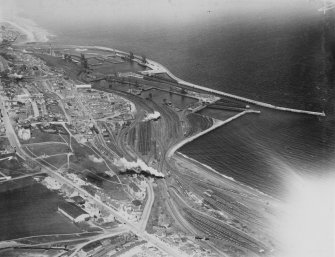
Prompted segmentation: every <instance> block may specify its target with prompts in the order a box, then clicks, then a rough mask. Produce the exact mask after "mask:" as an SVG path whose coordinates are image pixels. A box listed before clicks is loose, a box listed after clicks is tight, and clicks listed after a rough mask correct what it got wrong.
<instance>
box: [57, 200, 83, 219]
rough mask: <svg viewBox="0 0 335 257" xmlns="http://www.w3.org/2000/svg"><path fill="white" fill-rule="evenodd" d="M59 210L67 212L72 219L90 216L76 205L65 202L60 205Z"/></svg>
mask: <svg viewBox="0 0 335 257" xmlns="http://www.w3.org/2000/svg"><path fill="white" fill-rule="evenodd" d="M58 208H59V209H61V210H63V211H64V212H66V213H67V214H68V215H70V216H71V217H72V218H74V219H76V218H77V217H79V216H80V215H82V214H88V213H87V212H85V211H84V210H83V209H81V208H80V207H78V206H77V205H75V204H74V203H69V202H64V203H60V204H59V205H58Z"/></svg>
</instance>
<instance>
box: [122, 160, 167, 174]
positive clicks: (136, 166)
mask: <svg viewBox="0 0 335 257" xmlns="http://www.w3.org/2000/svg"><path fill="white" fill-rule="evenodd" d="M116 165H117V166H119V167H120V168H121V169H123V171H125V170H134V171H135V172H137V173H140V172H141V171H144V172H146V173H148V174H150V175H153V176H155V177H159V178H163V177H164V174H163V173H161V172H159V171H157V170H155V169H154V168H152V167H149V166H148V165H147V164H146V163H145V162H144V161H143V160H141V159H137V160H136V162H129V161H127V160H126V159H125V158H120V159H119V160H117V162H116Z"/></svg>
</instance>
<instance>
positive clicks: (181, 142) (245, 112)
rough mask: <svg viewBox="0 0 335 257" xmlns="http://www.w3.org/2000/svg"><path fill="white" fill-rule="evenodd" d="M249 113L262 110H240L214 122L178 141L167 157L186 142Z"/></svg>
mask: <svg viewBox="0 0 335 257" xmlns="http://www.w3.org/2000/svg"><path fill="white" fill-rule="evenodd" d="M247 113H260V111H254V110H245V111H243V112H240V113H238V114H236V115H234V116H232V117H230V118H228V119H226V120H224V121H221V120H220V121H217V122H216V123H214V124H213V126H211V127H210V128H208V129H206V130H204V131H201V132H200V133H198V134H195V135H193V136H190V137H188V138H185V139H184V140H182V141H180V142H179V143H177V144H176V145H174V146H173V147H172V148H170V149H169V151H168V153H167V155H166V156H167V157H168V158H170V157H171V156H172V155H173V154H174V153H175V152H176V151H177V150H178V149H179V148H181V147H182V146H184V145H185V144H187V143H189V142H192V141H193V140H195V139H197V138H199V137H201V136H202V135H205V134H207V133H208V132H211V131H213V130H215V129H217V128H219V127H221V126H223V125H225V124H227V123H229V122H231V121H233V120H235V119H237V118H239V117H241V116H243V115H245V114H247Z"/></svg>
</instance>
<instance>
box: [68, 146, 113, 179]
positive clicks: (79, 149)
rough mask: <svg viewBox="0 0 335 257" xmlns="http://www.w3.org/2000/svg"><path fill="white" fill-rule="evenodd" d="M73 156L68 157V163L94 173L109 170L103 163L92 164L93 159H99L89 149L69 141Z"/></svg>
mask: <svg viewBox="0 0 335 257" xmlns="http://www.w3.org/2000/svg"><path fill="white" fill-rule="evenodd" d="M71 145H72V149H73V151H74V155H72V156H71V157H70V161H71V162H72V163H74V164H75V165H77V166H79V167H81V168H82V170H85V169H88V170H90V171H92V172H94V173H99V172H104V171H107V170H109V169H108V167H107V166H106V164H105V163H104V162H94V161H93V160H92V159H93V158H99V157H98V156H97V155H96V154H95V153H94V152H93V151H92V150H91V149H90V148H89V147H87V146H85V145H82V144H79V143H78V142H77V141H75V140H72V141H71Z"/></svg>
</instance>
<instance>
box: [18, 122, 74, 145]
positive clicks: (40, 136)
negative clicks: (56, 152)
mask: <svg viewBox="0 0 335 257" xmlns="http://www.w3.org/2000/svg"><path fill="white" fill-rule="evenodd" d="M57 127H59V128H60V130H58V132H57V131H56V132H53V133H50V132H47V131H45V130H43V129H41V128H40V127H39V126H37V127H36V128H31V129H30V131H31V137H30V139H29V140H22V139H19V140H20V143H21V144H32V143H43V142H64V139H63V138H65V140H68V138H69V136H68V134H67V132H66V131H65V129H64V127H63V126H57ZM59 133H60V134H61V135H62V136H60V135H59ZM62 137H63V138H62Z"/></svg>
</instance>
